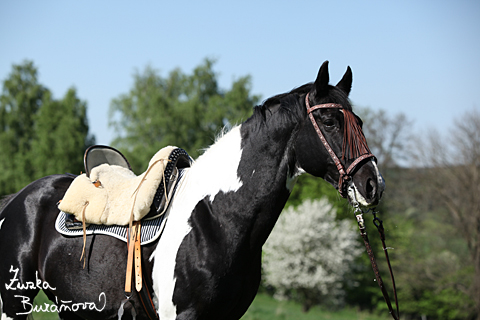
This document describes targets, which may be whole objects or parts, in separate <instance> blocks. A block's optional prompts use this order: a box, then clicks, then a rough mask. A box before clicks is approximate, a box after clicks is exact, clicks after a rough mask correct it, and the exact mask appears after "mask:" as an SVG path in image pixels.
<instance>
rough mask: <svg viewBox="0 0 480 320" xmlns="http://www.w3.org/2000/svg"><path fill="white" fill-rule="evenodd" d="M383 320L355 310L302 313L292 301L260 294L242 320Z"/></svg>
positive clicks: (320, 309) (298, 306)
mask: <svg viewBox="0 0 480 320" xmlns="http://www.w3.org/2000/svg"><path fill="white" fill-rule="evenodd" d="M353 319H358V320H383V319H385V317H379V316H376V315H372V314H370V313H367V312H358V311H356V310H354V309H343V310H338V311H327V310H324V309H323V308H321V307H314V308H312V309H310V311H309V312H307V313H304V312H302V306H301V305H300V304H298V303H295V302H292V301H277V300H275V299H273V298H272V297H270V296H268V295H266V294H258V295H257V296H256V298H255V300H254V301H253V303H252V305H251V306H250V308H249V309H248V311H247V313H246V314H245V315H244V316H243V317H242V320H353Z"/></svg>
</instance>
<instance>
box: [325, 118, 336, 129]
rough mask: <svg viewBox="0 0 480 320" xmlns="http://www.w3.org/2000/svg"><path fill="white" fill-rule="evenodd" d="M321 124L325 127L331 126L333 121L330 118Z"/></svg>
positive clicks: (333, 123)
mask: <svg viewBox="0 0 480 320" xmlns="http://www.w3.org/2000/svg"><path fill="white" fill-rule="evenodd" d="M323 125H324V126H325V127H333V126H334V125H335V121H333V120H332V119H327V120H325V121H323Z"/></svg>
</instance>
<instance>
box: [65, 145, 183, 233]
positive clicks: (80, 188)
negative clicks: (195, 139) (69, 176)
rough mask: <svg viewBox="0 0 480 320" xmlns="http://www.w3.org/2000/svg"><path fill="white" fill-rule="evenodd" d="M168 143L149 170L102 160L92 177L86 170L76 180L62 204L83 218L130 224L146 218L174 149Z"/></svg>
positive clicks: (92, 171) (87, 221)
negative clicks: (131, 220)
mask: <svg viewBox="0 0 480 320" xmlns="http://www.w3.org/2000/svg"><path fill="white" fill-rule="evenodd" d="M175 148H176V147H172V146H169V147H165V148H163V149H161V150H160V151H158V152H157V153H156V154H155V155H154V156H153V158H152V160H150V163H149V165H148V169H147V171H145V172H144V173H143V174H141V175H139V176H136V175H135V174H134V173H133V172H132V171H130V170H128V169H126V168H123V167H120V166H116V165H108V164H102V165H99V166H97V167H95V168H93V169H92V170H91V172H90V177H89V178H88V177H87V176H86V175H85V174H82V175H80V176H78V177H77V178H75V180H73V182H72V184H71V185H70V187H69V188H68V190H67V192H66V193H65V196H64V197H63V199H62V201H61V202H60V204H59V206H58V208H59V209H60V210H61V211H63V212H67V213H71V214H74V215H75V217H76V218H77V219H78V220H80V221H82V215H83V211H84V210H85V222H86V223H92V224H105V225H127V224H128V223H129V221H130V216H131V214H132V211H133V220H134V221H138V220H140V219H142V218H143V217H144V216H145V215H146V214H147V213H148V212H149V211H150V206H151V205H152V202H153V196H154V195H155V192H156V191H157V188H158V186H159V184H160V182H161V181H162V178H163V171H164V170H165V166H166V165H167V162H168V157H169V155H170V153H172V151H173V150H174V149H175Z"/></svg>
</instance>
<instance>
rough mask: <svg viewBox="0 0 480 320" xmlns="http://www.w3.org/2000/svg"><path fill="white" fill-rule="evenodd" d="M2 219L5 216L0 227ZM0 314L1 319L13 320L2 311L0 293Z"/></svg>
mask: <svg viewBox="0 0 480 320" xmlns="http://www.w3.org/2000/svg"><path fill="white" fill-rule="evenodd" d="M3 220H5V218H4V219H2V221H0V227H1V225H2V223H3ZM0 316H1V320H13V318H10V317H7V315H6V314H5V313H3V301H2V296H1V295H0Z"/></svg>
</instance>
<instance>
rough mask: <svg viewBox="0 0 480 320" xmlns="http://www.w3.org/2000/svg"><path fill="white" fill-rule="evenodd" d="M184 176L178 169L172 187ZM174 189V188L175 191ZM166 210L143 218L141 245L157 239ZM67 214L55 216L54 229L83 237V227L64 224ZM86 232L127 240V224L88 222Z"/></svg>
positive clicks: (164, 221)
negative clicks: (175, 181) (78, 227)
mask: <svg viewBox="0 0 480 320" xmlns="http://www.w3.org/2000/svg"><path fill="white" fill-rule="evenodd" d="M183 177H184V169H181V170H179V177H178V180H177V181H178V182H177V183H176V184H175V186H174V189H177V188H178V186H179V185H180V183H181V181H182V180H183ZM175 191H176V190H174V193H175ZM172 200H173V199H172ZM167 216H168V211H167V212H165V214H162V215H161V216H159V217H157V218H153V219H148V220H147V219H143V220H142V228H141V245H144V244H148V243H151V242H153V241H155V240H157V239H158V238H159V237H160V235H161V234H162V231H163V228H164V227H165V223H166V222H167ZM66 218H67V214H66V213H65V212H63V211H60V213H59V214H58V216H57V220H56V221H55V229H56V230H57V231H58V232H59V233H60V234H63V235H65V236H68V237H83V229H75V230H71V229H68V228H67V227H66V226H65V220H66ZM86 229H87V230H86V233H87V236H88V235H94V234H104V235H107V236H112V237H114V238H117V239H120V240H122V241H124V242H127V239H128V238H127V234H128V225H126V226H118V225H101V224H90V225H89V226H88V227H87V228H86Z"/></svg>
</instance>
